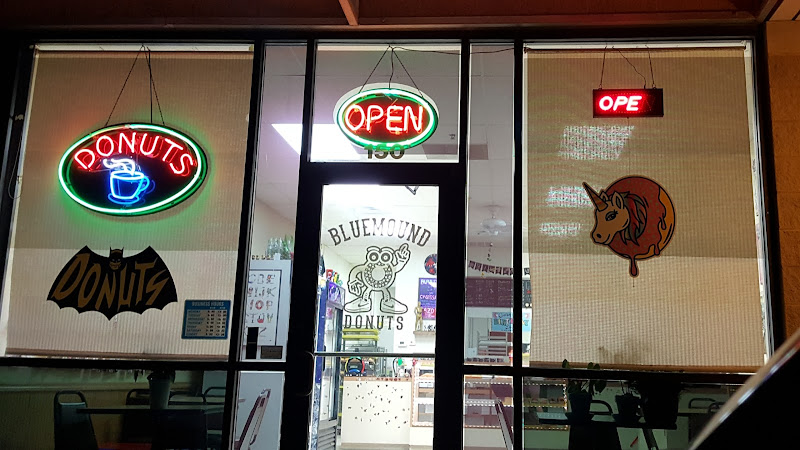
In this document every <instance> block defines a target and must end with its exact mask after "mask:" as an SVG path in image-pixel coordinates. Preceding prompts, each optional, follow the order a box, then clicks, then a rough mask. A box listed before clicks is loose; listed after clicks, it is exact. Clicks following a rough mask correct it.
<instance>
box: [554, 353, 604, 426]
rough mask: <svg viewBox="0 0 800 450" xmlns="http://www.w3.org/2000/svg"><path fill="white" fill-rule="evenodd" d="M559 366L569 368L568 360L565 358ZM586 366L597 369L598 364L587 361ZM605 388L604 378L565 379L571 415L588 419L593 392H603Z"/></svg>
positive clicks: (598, 367)
mask: <svg viewBox="0 0 800 450" xmlns="http://www.w3.org/2000/svg"><path fill="white" fill-rule="evenodd" d="M561 367H562V368H564V369H571V367H570V365H569V361H567V360H566V359H565V360H564V361H563V362H562V363H561ZM586 368H587V369H589V370H598V369H600V365H599V364H594V363H589V365H588V366H587V367H586ZM605 388H606V380H567V399H568V400H569V404H570V408H571V409H572V415H573V417H575V418H577V419H588V418H589V417H590V414H589V408H590V407H591V406H592V397H593V396H594V394H599V393H601V392H603V390H604V389H605Z"/></svg>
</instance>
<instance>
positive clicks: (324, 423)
mask: <svg viewBox="0 0 800 450" xmlns="http://www.w3.org/2000/svg"><path fill="white" fill-rule="evenodd" d="M433 364H434V363H433V359H432V358H415V357H413V356H400V357H392V358H378V357H371V356H370V357H367V356H351V357H325V358H322V357H318V358H317V369H316V373H317V378H316V383H315V387H314V408H315V411H317V412H318V416H316V417H314V420H313V421H312V425H311V428H312V434H311V442H312V444H311V446H312V448H314V447H315V446H316V448H317V449H328V448H330V449H332V448H342V449H354V448H394V447H397V448H408V446H412V448H419V449H426V448H427V449H430V448H432V442H433V395H434V365H433Z"/></svg>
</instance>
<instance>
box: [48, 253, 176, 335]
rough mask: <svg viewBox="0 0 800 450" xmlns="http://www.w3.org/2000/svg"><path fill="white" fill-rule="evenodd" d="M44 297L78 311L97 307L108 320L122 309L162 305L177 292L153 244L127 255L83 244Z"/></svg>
mask: <svg viewBox="0 0 800 450" xmlns="http://www.w3.org/2000/svg"><path fill="white" fill-rule="evenodd" d="M47 300H49V301H53V302H55V303H56V304H57V305H58V306H59V308H75V309H76V310H77V311H78V313H82V312H86V311H97V312H100V313H102V314H103V315H105V316H106V317H107V318H108V319H109V320H110V319H111V318H112V317H114V316H115V315H117V314H119V313H121V312H125V311H131V312H135V313H138V314H141V313H143V312H144V311H145V310H147V309H151V308H158V309H163V308H164V307H165V306H166V305H168V304H170V303H173V302H177V301H178V294H177V292H176V290H175V282H174V281H173V279H172V274H171V273H170V272H169V269H168V268H167V265H166V264H165V263H164V261H163V260H162V259H161V257H160V256H159V255H158V253H156V251H155V250H153V248H152V247H147V248H146V249H144V250H143V251H142V252H141V253H137V254H135V255H133V256H129V257H127V258H124V257H123V256H122V249H114V250H111V249H109V256H108V257H105V256H100V255H98V254H97V253H95V252H93V251H92V250H91V249H89V247H83V248H82V249H80V251H78V253H76V254H75V256H73V257H72V258H71V259H70V260H69V261H67V263H66V264H65V265H64V268H63V269H61V272H60V273H59V274H58V276H57V277H56V279H55V281H53V285H52V286H51V287H50V293H49V294H48V295H47Z"/></svg>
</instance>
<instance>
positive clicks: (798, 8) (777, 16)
mask: <svg viewBox="0 0 800 450" xmlns="http://www.w3.org/2000/svg"><path fill="white" fill-rule="evenodd" d="M769 20H771V21H772V20H800V0H783V2H781V3H780V5H778V8H776V9H775V12H774V13H773V14H772V16H771V17H770V18H769Z"/></svg>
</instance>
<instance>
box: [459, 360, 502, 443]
mask: <svg viewBox="0 0 800 450" xmlns="http://www.w3.org/2000/svg"><path fill="white" fill-rule="evenodd" d="M513 405H514V389H513V381H512V378H511V377H498V376H486V375H484V376H481V375H467V376H465V377H464V448H476V447H479V448H486V449H512V448H513V447H514V432H513V425H514V406H513Z"/></svg>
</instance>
